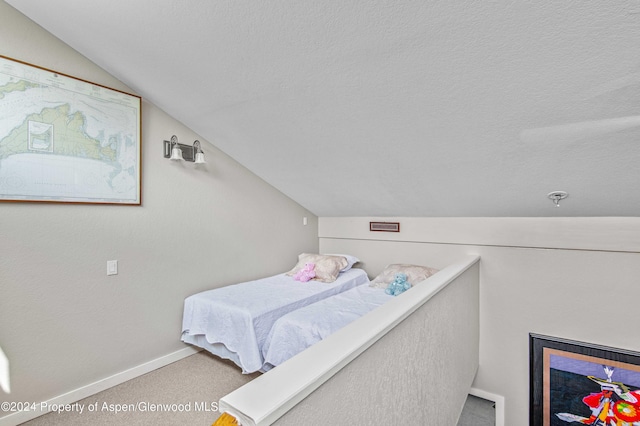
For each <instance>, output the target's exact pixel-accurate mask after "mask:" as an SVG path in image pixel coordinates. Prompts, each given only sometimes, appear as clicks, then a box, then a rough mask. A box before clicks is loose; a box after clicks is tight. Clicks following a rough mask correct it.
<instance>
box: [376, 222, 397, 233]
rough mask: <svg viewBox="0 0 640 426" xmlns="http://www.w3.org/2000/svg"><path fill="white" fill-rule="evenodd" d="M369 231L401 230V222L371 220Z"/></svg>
mask: <svg viewBox="0 0 640 426" xmlns="http://www.w3.org/2000/svg"><path fill="white" fill-rule="evenodd" d="M369 231H378V232H400V222H369Z"/></svg>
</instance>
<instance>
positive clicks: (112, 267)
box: [107, 260, 118, 275]
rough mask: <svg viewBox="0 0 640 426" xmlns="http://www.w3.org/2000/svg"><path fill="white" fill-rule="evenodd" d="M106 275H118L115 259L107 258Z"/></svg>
mask: <svg viewBox="0 0 640 426" xmlns="http://www.w3.org/2000/svg"><path fill="white" fill-rule="evenodd" d="M107 275H118V261H117V260H107Z"/></svg>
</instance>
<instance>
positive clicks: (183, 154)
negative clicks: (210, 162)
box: [164, 135, 206, 164]
mask: <svg viewBox="0 0 640 426" xmlns="http://www.w3.org/2000/svg"><path fill="white" fill-rule="evenodd" d="M164 158H168V159H170V160H174V161H182V160H184V161H191V162H192V163H196V164H205V163H206V160H205V159H204V151H202V147H201V146H200V141H198V140H196V141H195V142H193V145H184V144H181V143H178V137H177V136H176V135H173V136H171V140H170V141H164Z"/></svg>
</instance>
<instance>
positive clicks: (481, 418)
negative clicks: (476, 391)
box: [458, 395, 496, 426]
mask: <svg viewBox="0 0 640 426" xmlns="http://www.w3.org/2000/svg"><path fill="white" fill-rule="evenodd" d="M495 424H496V409H495V404H494V402H493V401H487V400H486V399H482V398H478V397H477V396H473V395H469V396H468V397H467V402H466V403H465V404H464V410H463V411H462V414H461V415H460V419H459V420H458V426H495Z"/></svg>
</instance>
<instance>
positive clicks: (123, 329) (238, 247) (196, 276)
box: [0, 1, 318, 423]
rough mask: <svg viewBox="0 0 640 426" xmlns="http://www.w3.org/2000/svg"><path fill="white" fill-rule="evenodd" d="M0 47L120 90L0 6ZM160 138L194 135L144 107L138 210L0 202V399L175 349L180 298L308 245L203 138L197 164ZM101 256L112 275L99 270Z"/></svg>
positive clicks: (276, 201)
mask: <svg viewBox="0 0 640 426" xmlns="http://www.w3.org/2000/svg"><path fill="white" fill-rule="evenodd" d="M0 53H1V54H3V55H5V56H9V57H13V58H15V59H19V60H22V61H26V62H30V63H33V64H35V65H39V66H42V67H46V68H49V69H53V70H56V71H59V72H62V73H65V74H69V75H73V76H75V77H78V78H82V79H85V80H88V81H92V82H96V83H98V84H102V85H105V86H109V87H113V88H115V89H119V90H124V91H127V92H131V90H129V89H128V88H127V87H126V86H125V85H123V84H122V83H121V82H119V81H117V80H116V79H114V78H113V77H112V76H110V75H108V74H107V73H106V72H104V71H103V70H101V69H100V68H98V67H96V66H95V65H94V64H93V63H91V62H90V61H88V60H87V59H86V58H84V57H82V56H81V55H79V54H78V53H77V52H75V51H73V50H72V49H70V48H69V47H68V46H66V45H64V44H63V43H61V42H60V41H59V40H58V39H56V38H54V37H53V36H51V35H50V34H49V33H47V32H46V31H44V30H42V29H41V28H40V27H38V26H37V25H35V24H34V23H33V22H31V21H30V20H28V19H26V18H25V17H24V16H23V15H21V14H20V13H18V12H16V11H15V10H14V9H13V8H11V7H10V6H8V5H7V4H6V3H4V2H2V1H0ZM212 96H215V94H212ZM0 119H1V117H0ZM173 134H176V135H177V136H178V137H179V138H180V141H181V142H183V143H191V142H192V141H193V140H195V139H200V140H201V141H202V139H201V138H200V137H198V135H196V134H194V132H192V131H191V130H189V129H188V128H186V127H185V126H183V125H181V124H180V123H179V122H177V121H175V120H174V119H172V118H171V117H169V116H167V115H166V114H165V113H164V112H163V111H161V110H159V109H158V108H156V107H154V106H153V105H151V104H149V103H148V102H143V117H142V145H143V146H142V159H143V161H142V185H143V186H142V206H113V205H106V206H99V205H71V204H44V203H12V202H4V203H0V347H2V349H3V350H4V352H5V353H6V355H7V356H8V358H9V361H10V367H11V388H12V389H11V390H12V393H11V394H10V395H5V394H3V393H2V392H1V391H0V400H5V399H6V400H9V401H30V402H40V401H44V400H48V399H49V398H53V397H56V396H58V395H61V394H63V393H65V392H69V391H73V390H75V389H77V388H79V387H82V386H85V385H87V384H90V383H93V382H95V381H98V380H100V379H103V378H105V377H109V376H111V375H114V374H117V373H119V372H122V371H124V370H127V369H129V368H132V367H136V366H138V365H140V364H143V363H145V362H148V361H150V360H153V359H156V358H159V357H163V356H166V355H167V354H171V353H173V352H176V351H179V350H181V349H182V348H184V347H185V346H186V345H184V344H183V343H182V342H180V331H181V330H180V328H181V319H182V303H183V300H184V298H185V297H186V296H188V295H190V294H193V293H195V292H198V291H201V290H204V289H209V288H213V287H217V286H222V285H226V284H230V283H233V282H236V281H240V280H245V279H250V278H256V277H260V276H265V275H269V274H275V273H278V272H281V271H284V270H287V269H289V268H290V267H292V266H293V265H294V264H295V262H296V261H297V255H298V254H299V253H300V252H303V251H317V249H318V247H317V245H318V240H317V218H316V217H314V216H313V215H312V214H311V213H310V212H308V211H307V210H305V209H303V208H302V207H300V206H299V205H298V204H296V203H294V202H293V201H292V200H290V199H289V198H287V197H286V196H284V195H283V194H282V193H280V192H278V191H276V190H275V189H274V188H272V187H271V186H269V185H267V184H266V183H265V182H264V181H262V180H261V179H260V178H258V177H256V176H255V175H254V174H252V173H251V172H250V171H248V170H247V169H245V168H243V167H242V166H240V165H239V164H238V163H236V162H235V161H233V160H232V159H231V158H229V157H228V156H226V155H224V154H223V153H221V152H220V151H218V150H217V149H216V148H215V147H214V146H213V145H211V144H210V143H209V142H207V141H203V142H204V144H203V149H204V150H205V152H206V154H207V161H208V164H207V165H206V166H204V167H194V166H195V165H194V164H193V163H188V164H175V163H174V162H170V161H168V160H166V159H164V158H163V156H162V152H163V145H162V141H163V140H164V139H169V138H170V137H171V135H173ZM212 142H215V141H212ZM304 216H306V217H308V219H309V224H308V225H307V226H303V224H302V218H303V217H304ZM113 259H117V260H118V262H119V263H118V266H119V271H118V275H116V276H109V277H107V276H106V261H107V260H113ZM0 415H1V414H0ZM0 423H1V422H0Z"/></svg>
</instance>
